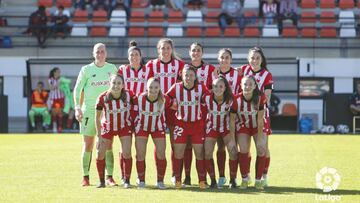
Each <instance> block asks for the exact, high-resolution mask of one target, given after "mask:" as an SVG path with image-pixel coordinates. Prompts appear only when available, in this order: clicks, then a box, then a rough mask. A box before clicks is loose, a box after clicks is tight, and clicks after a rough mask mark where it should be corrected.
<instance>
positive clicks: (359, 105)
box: [350, 82, 360, 116]
mask: <svg viewBox="0 0 360 203" xmlns="http://www.w3.org/2000/svg"><path fill="white" fill-rule="evenodd" d="M350 111H351V112H352V113H353V115H354V116H359V115H360V82H357V85H356V92H355V93H354V94H353V95H351V97H350Z"/></svg>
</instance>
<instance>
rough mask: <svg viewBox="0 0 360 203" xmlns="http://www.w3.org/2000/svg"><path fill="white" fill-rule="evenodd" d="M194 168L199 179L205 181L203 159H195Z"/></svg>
mask: <svg viewBox="0 0 360 203" xmlns="http://www.w3.org/2000/svg"><path fill="white" fill-rule="evenodd" d="M196 170H197V173H198V178H199V181H205V174H206V172H205V161H204V160H198V159H196Z"/></svg>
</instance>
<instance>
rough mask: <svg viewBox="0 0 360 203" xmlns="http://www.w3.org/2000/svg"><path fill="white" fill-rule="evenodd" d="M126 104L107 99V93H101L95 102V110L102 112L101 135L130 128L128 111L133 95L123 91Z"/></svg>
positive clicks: (119, 100)
mask: <svg viewBox="0 0 360 203" xmlns="http://www.w3.org/2000/svg"><path fill="white" fill-rule="evenodd" d="M125 94H126V102H123V101H122V100H121V99H110V100H109V99H108V98H107V97H109V96H108V92H107V91H106V92H103V93H102V94H101V95H100V96H99V97H98V100H97V102H96V110H101V111H103V114H102V118H101V125H102V133H101V134H106V133H109V132H110V133H113V132H118V131H120V130H122V129H124V128H129V127H130V126H131V116H130V109H131V106H132V103H133V101H134V100H136V97H135V95H134V94H133V93H132V92H131V91H128V90H125Z"/></svg>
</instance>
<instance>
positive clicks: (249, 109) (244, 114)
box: [231, 93, 266, 128]
mask: <svg viewBox="0 0 360 203" xmlns="http://www.w3.org/2000/svg"><path fill="white" fill-rule="evenodd" d="M265 104H266V97H265V95H264V94H262V93H261V94H260V98H259V105H254V104H253V102H252V101H247V100H246V99H245V97H244V95H243V94H242V93H240V94H238V95H236V96H235V100H234V102H233V105H232V107H231V111H232V112H234V113H236V114H237V116H238V120H239V124H240V127H242V128H243V127H245V128H257V114H258V111H261V110H264V106H265Z"/></svg>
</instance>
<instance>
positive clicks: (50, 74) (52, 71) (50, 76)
mask: <svg viewBox="0 0 360 203" xmlns="http://www.w3.org/2000/svg"><path fill="white" fill-rule="evenodd" d="M57 70H60V68H58V67H54V68H53V69H51V70H50V73H49V78H53V77H54V73H55V72H56V71H57Z"/></svg>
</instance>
